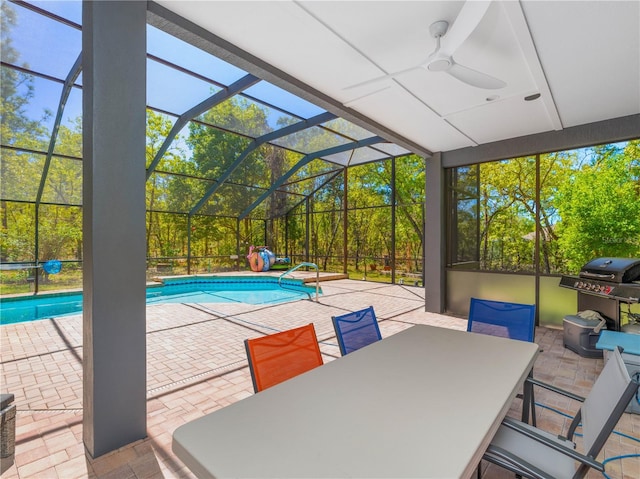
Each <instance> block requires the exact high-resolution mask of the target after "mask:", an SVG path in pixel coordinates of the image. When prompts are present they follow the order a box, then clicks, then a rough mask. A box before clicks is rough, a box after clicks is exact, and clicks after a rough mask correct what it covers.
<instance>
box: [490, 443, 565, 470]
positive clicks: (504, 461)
mask: <svg viewBox="0 0 640 479" xmlns="http://www.w3.org/2000/svg"><path fill="white" fill-rule="evenodd" d="M484 456H485V457H484V459H485V460H488V461H490V462H494V463H495V464H497V465H499V466H502V467H506V468H507V469H509V468H510V467H511V468H514V469H516V470H517V471H518V472H526V473H527V475H528V476H531V477H533V478H535V479H556V478H554V477H553V476H550V475H549V474H547V473H546V472H544V471H541V470H540V469H538V468H537V467H536V466H534V465H533V464H530V463H528V462H527V461H523V460H522V459H520V458H519V457H517V456H515V455H513V454H511V453H510V452H509V451H505V450H504V449H502V448H501V447H498V446H494V445H493V444H489V447H488V448H487V451H486V452H485V454H484Z"/></svg>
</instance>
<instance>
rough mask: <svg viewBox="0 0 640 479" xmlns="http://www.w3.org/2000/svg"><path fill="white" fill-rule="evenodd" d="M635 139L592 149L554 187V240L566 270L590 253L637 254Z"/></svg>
mask: <svg viewBox="0 0 640 479" xmlns="http://www.w3.org/2000/svg"><path fill="white" fill-rule="evenodd" d="M638 143H639V140H634V141H631V142H629V143H628V144H627V145H626V146H625V147H624V149H620V148H619V146H617V145H606V146H602V147H597V148H594V149H593V154H592V159H591V161H589V162H587V163H585V164H584V165H582V166H581V167H579V168H578V169H576V170H575V171H574V172H573V174H572V176H571V178H570V181H567V182H566V183H565V184H563V185H562V187H561V188H560V189H559V194H558V197H557V200H556V205H557V208H558V212H559V215H560V217H561V218H562V221H561V222H560V223H559V224H558V229H559V239H558V242H559V244H560V247H561V249H562V251H563V253H564V255H565V257H566V260H567V267H568V268H569V270H570V271H573V272H576V271H578V270H579V269H580V267H581V266H582V265H584V264H585V263H587V262H588V261H590V260H591V259H593V258H595V257H600V256H620V257H632V256H639V255H640V183H639V181H640V160H639V159H638Z"/></svg>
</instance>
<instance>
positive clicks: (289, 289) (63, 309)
mask: <svg viewBox="0 0 640 479" xmlns="http://www.w3.org/2000/svg"><path fill="white" fill-rule="evenodd" d="M281 285H282V286H281ZM281 285H279V284H278V281H277V279H276V278H247V277H240V278H225V279H222V278H220V279H213V278H212V279H206V280H202V279H189V280H186V281H185V280H175V279H171V280H166V282H165V284H163V285H162V286H152V287H149V288H147V304H148V305H152V304H160V303H245V304H275V303H283V302H287V301H295V300H298V299H307V298H309V297H312V298H313V297H315V292H316V290H315V286H314V287H309V286H305V285H304V283H303V282H302V281H297V280H283V281H282V283H281ZM81 311H82V293H70V294H67V293H58V294H45V295H41V296H35V297H34V296H27V297H19V298H3V299H1V300H0V325H1V324H12V323H21V322H26V321H34V320H36V319H44V318H51V317H55V316H66V315H69V314H78V313H80V312H81Z"/></svg>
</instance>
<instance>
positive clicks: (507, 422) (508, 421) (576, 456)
mask: <svg viewBox="0 0 640 479" xmlns="http://www.w3.org/2000/svg"><path fill="white" fill-rule="evenodd" d="M502 424H503V425H504V426H505V427H508V428H510V429H513V430H514V431H516V432H519V433H520V434H522V435H524V436H526V437H528V438H531V439H533V440H534V441H537V442H539V443H542V444H544V445H545V446H548V447H550V448H551V449H553V450H555V451H558V452H560V453H562V454H564V455H565V456H569V457H570V458H572V459H573V460H575V461H579V462H581V463H582V464H585V465H587V466H589V467H591V468H593V469H595V470H597V471H600V472H602V471H604V465H603V464H601V463H600V462H598V461H596V460H595V459H593V458H592V457H589V456H585V455H584V454H580V453H579V452H578V451H576V450H575V449H571V448H568V447H566V446H564V445H563V444H560V443H558V442H556V441H552V440H551V439H549V438H548V437H545V436H543V435H541V434H538V433H537V432H536V431H535V430H533V429H530V428H526V427H523V425H522V423H521V422H519V421H516V420H515V419H512V418H510V417H506V418H504V420H503V421H502Z"/></svg>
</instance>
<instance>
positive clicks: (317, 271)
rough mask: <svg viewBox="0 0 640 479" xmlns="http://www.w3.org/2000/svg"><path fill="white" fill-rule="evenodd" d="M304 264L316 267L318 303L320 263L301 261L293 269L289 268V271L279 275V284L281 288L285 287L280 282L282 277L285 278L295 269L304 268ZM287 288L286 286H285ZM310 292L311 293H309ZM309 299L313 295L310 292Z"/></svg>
mask: <svg viewBox="0 0 640 479" xmlns="http://www.w3.org/2000/svg"><path fill="white" fill-rule="evenodd" d="M304 266H307V267H310V268H314V269H315V270H316V303H317V302H318V294H319V293H318V291H319V289H320V269H319V268H318V265H317V264H315V263H300V264H299V265H297V266H294V267H293V268H291V269H288V270H287V271H285V272H284V273H282V274H281V275H280V276H278V286H280V287H281V288H284V286H282V285H281V284H280V280H281V279H282V278H284V277H285V276H286V275H288V274H290V273H293V272H294V271H295V270H297V269H298V268H302V267H304ZM285 289H286V288H285ZM307 294H309V293H307ZM309 299H311V295H310V294H309Z"/></svg>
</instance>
